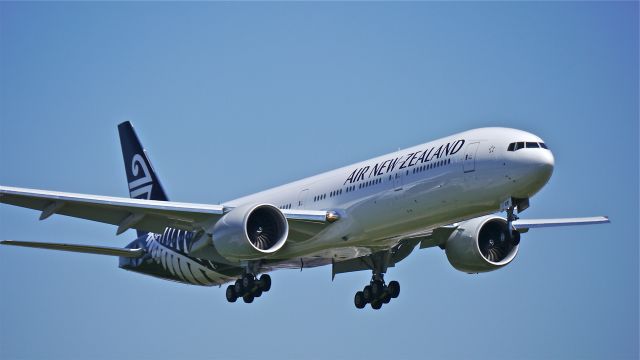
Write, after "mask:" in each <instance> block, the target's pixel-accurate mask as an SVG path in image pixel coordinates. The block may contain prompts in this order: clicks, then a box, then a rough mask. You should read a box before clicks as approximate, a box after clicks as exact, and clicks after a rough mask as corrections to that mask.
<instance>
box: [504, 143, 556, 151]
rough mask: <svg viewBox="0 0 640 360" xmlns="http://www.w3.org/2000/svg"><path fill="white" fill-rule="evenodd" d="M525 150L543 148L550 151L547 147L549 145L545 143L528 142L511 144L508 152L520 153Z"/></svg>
mask: <svg viewBox="0 0 640 360" xmlns="http://www.w3.org/2000/svg"><path fill="white" fill-rule="evenodd" d="M524 148H527V149H540V148H543V149H547V150H548V149H549V148H548V147H547V145H546V144H545V143H543V142H541V143H538V142H532V141H527V142H524V141H518V142H512V143H511V144H509V147H508V148H507V151H518V150H520V149H524Z"/></svg>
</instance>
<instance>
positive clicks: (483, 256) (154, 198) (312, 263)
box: [0, 121, 609, 310]
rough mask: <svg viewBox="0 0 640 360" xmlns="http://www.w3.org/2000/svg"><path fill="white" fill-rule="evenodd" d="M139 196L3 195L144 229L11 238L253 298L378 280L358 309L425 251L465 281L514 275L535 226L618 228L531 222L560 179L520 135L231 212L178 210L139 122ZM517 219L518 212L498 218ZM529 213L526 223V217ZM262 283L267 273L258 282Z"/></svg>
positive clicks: (459, 146)
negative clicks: (291, 284)
mask: <svg viewBox="0 0 640 360" xmlns="http://www.w3.org/2000/svg"><path fill="white" fill-rule="evenodd" d="M118 132H119V136H120V144H121V147H122V154H123V160H124V165H125V171H126V177H127V182H128V189H129V196H130V197H129V198H122V197H110V196H98V195H84V194H74V193H66V192H57V191H47V190H35V189H24V188H16V187H7V186H0V203H5V204H9V205H15V206H20V207H25V208H30V209H34V210H38V211H40V212H41V213H40V220H44V219H47V218H49V217H50V216H52V215H54V214H59V215H65V216H72V217H77V218H82V219H87V220H92V221H98V222H102V223H108V224H113V225H116V226H117V230H116V235H120V234H122V233H124V232H125V231H126V230H129V229H135V230H136V231H137V237H136V239H135V240H133V241H132V242H131V243H129V244H128V245H127V246H125V247H124V248H118V247H106V246H88V245H77V244H61V243H43V242H25V241H12V240H5V241H2V242H0V244H2V245H14V246H24V247H33V248H42V249H50V250H63V251H72V252H80V253H89V254H100V255H110V256H117V257H118V258H119V267H120V268H122V269H125V270H129V271H133V272H137V273H141V274H145V275H150V276H155V277H158V278H162V279H166V280H172V281H177V282H181V283H185V284H192V285H200V286H214V285H217V286H222V285H223V284H225V283H231V284H230V285H228V286H227V288H226V293H225V294H226V298H227V300H228V301H229V302H236V301H237V300H238V299H239V298H242V299H243V301H244V302H245V303H251V302H253V301H254V299H255V298H258V297H260V296H261V295H262V294H263V293H266V292H268V291H269V290H270V289H271V277H270V275H269V274H268V273H270V272H272V271H274V270H278V269H303V268H312V267H318V266H325V265H327V266H331V269H332V279H333V278H334V277H335V276H336V275H338V274H341V273H347V272H354V271H370V272H371V274H372V276H371V280H370V281H369V283H368V284H366V286H364V288H363V289H362V290H360V291H357V292H356V294H355V296H354V304H355V306H356V308H358V309H362V308H364V307H365V306H366V305H368V304H370V305H371V308H373V309H376V310H377V309H380V308H381V307H382V305H383V304H387V303H389V302H390V301H391V299H394V298H397V297H398V296H399V294H400V284H399V282H398V281H390V282H389V283H388V284H387V283H386V282H385V279H384V276H385V274H386V273H387V270H388V269H389V268H392V267H394V266H395V265H396V264H397V263H399V262H400V261H402V260H403V259H405V258H406V257H407V256H409V255H410V254H411V253H412V252H413V251H414V250H415V249H416V248H420V249H424V248H431V247H440V248H441V249H443V250H444V252H445V255H446V256H447V259H448V261H449V263H450V264H451V265H452V266H453V267H454V268H455V269H456V270H459V271H462V272H465V273H470V274H475V273H483V272H489V271H493V270H497V269H500V268H502V267H504V266H506V265H508V264H510V263H511V262H512V261H513V260H514V258H515V257H516V255H517V254H518V250H519V244H520V239H521V236H520V235H521V234H522V233H526V232H527V231H529V229H535V228H542V227H554V226H567V225H586V224H600V223H608V222H609V219H608V217H604V216H595V217H586V218H556V219H530V220H523V219H519V216H518V215H520V213H522V212H523V211H524V210H526V209H527V208H528V207H529V199H530V198H531V197H532V196H533V195H535V194H536V193H537V192H538V191H540V190H541V189H542V188H543V186H544V185H545V184H546V183H547V182H548V180H549V179H550V177H551V175H552V173H553V168H554V156H553V154H552V152H551V150H550V149H549V148H548V146H547V144H546V143H545V142H544V141H543V140H542V139H541V138H539V137H538V136H536V135H534V134H531V133H528V132H525V131H521V130H516V129H510V128H500V127H490V128H479V129H473V130H468V131H464V132H461V133H458V134H454V135H451V136H447V137H444V138H441V139H438V140H435V141H431V142H427V143H424V144H421V145H417V146H414V147H411V148H408V149H404V150H399V151H397V152H393V153H390V154H385V155H382V156H378V157H375V158H372V159H369V160H365V161H362V162H359V163H356V164H352V165H348V166H345V167H341V168H338V169H335V170H332V171H329V172H325V173H322V174H319V175H316V176H312V177H308V178H305V179H302V180H298V181H294V182H292V183H288V184H285V185H282V186H279V187H275V188H272V189H268V190H265V191H262V192H258V193H255V194H252V195H249V196H245V197H242V198H239V199H235V200H231V201H228V202H224V203H222V204H221V205H213V204H195V203H182V202H174V201H169V198H168V196H167V194H166V192H165V190H164V188H163V186H162V184H161V182H160V179H159V177H158V174H157V172H156V171H155V169H154V167H153V166H152V164H151V161H150V160H149V156H148V153H147V151H146V150H145V149H144V148H143V147H142V144H141V142H140V140H139V138H138V136H137V134H136V132H135V131H134V128H133V126H132V125H131V123H130V122H128V121H127V122H123V123H121V124H119V125H118ZM499 212H506V216H504V217H503V216H499V215H497V213H499ZM516 212H517V214H516ZM258 275H260V276H259V277H258Z"/></svg>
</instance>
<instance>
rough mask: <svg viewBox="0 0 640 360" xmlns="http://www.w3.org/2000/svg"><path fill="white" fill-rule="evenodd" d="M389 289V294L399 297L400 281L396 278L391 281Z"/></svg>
mask: <svg viewBox="0 0 640 360" xmlns="http://www.w3.org/2000/svg"><path fill="white" fill-rule="evenodd" d="M387 290H388V291H389V295H391V297H392V298H393V299H395V298H397V297H398V295H400V283H399V282H397V281H395V280H394V281H391V282H389V285H388V286H387Z"/></svg>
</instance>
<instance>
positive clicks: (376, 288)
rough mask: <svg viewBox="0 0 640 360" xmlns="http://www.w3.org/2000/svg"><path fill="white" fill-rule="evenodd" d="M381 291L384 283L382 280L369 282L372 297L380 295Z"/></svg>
mask: <svg viewBox="0 0 640 360" xmlns="http://www.w3.org/2000/svg"><path fill="white" fill-rule="evenodd" d="M383 291H384V284H383V283H382V281H374V282H373V284H371V295H373V297H374V298H378V297H380V296H381V295H382V292H383Z"/></svg>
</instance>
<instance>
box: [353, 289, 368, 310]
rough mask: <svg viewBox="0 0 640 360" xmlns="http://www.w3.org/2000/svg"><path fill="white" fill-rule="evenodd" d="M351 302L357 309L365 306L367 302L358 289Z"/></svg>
mask: <svg viewBox="0 0 640 360" xmlns="http://www.w3.org/2000/svg"><path fill="white" fill-rule="evenodd" d="M353 302H354V304H355V305H356V308H358V309H362V308H364V307H365V305H367V302H366V301H365V299H364V294H363V293H362V291H358V292H357V293H356V296H355V297H354V298H353Z"/></svg>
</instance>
